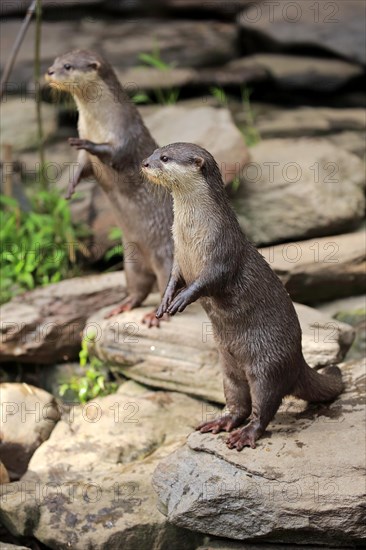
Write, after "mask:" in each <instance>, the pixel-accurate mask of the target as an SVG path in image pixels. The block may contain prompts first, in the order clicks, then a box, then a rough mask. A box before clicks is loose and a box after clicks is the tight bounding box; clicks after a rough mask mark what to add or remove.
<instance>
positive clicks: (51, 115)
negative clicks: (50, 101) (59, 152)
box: [0, 97, 57, 169]
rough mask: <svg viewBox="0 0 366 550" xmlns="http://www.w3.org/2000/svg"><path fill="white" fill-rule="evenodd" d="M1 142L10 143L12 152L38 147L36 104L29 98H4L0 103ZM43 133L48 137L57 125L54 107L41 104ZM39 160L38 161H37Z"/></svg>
mask: <svg viewBox="0 0 366 550" xmlns="http://www.w3.org/2000/svg"><path fill="white" fill-rule="evenodd" d="M0 121H1V124H0V132H1V143H2V144H9V145H12V147H13V150H14V152H17V151H22V150H24V149H36V148H37V147H38V135H37V132H38V130H37V123H36V104H35V102H34V101H33V100H32V99H31V98H29V97H28V98H27V100H26V101H25V100H22V99H19V98H9V97H8V98H6V101H4V102H2V103H1V117H0ZM42 121H43V135H44V138H45V139H46V138H48V137H49V136H50V135H52V134H54V133H55V131H56V127H57V122H56V121H57V116H56V108H55V107H54V106H53V105H47V104H42ZM38 162H39V161H38ZM38 169H39V166H38Z"/></svg>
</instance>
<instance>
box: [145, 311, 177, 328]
mask: <svg viewBox="0 0 366 550" xmlns="http://www.w3.org/2000/svg"><path fill="white" fill-rule="evenodd" d="M169 320H170V317H169V315H168V314H167V313H164V314H163V315H162V316H161V317H160V318H159V319H158V318H157V317H156V309H153V310H152V311H149V313H146V315H144V316H143V318H142V323H143V324H144V325H147V326H148V328H151V327H157V328H159V327H160V323H161V321H169Z"/></svg>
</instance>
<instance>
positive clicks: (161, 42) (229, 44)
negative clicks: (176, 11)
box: [84, 19, 238, 68]
mask: <svg viewBox="0 0 366 550" xmlns="http://www.w3.org/2000/svg"><path fill="white" fill-rule="evenodd" d="M88 25H89V29H90V32H97V33H98V27H97V26H96V24H95V23H94V22H92V23H89V24H88ZM84 29H85V30H86V31H87V30H88V29H86V28H85V27H84ZM101 35H102V37H103V41H102V44H101V47H102V50H103V52H104V53H105V55H106V57H107V58H108V59H109V60H110V61H111V63H112V64H113V65H116V66H119V67H122V66H124V67H132V66H135V65H138V64H141V61H140V59H139V55H140V54H141V53H149V54H151V53H152V52H153V51H155V50H156V49H157V48H158V49H159V55H160V56H161V58H162V59H163V60H164V61H165V62H166V63H171V64H173V65H174V66H176V67H193V68H194V67H202V66H207V65H208V66H209V65H212V64H220V63H225V62H227V61H229V60H230V59H232V58H233V57H236V55H237V53H238V52H237V39H238V28H237V26H236V25H234V24H232V23H222V22H220V21H205V22H201V21H195V20H178V19H176V20H170V21H169V23H167V21H166V20H164V19H136V20H133V19H132V20H131V19H130V20H127V21H123V22H118V23H109V24H108V26H107V27H106V26H105V23H104V24H103V26H101Z"/></svg>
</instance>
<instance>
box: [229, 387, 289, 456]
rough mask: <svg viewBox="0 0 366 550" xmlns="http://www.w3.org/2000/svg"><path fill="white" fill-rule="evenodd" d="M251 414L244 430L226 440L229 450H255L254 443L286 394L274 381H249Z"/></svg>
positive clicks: (236, 432)
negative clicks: (247, 447)
mask: <svg viewBox="0 0 366 550" xmlns="http://www.w3.org/2000/svg"><path fill="white" fill-rule="evenodd" d="M250 392H251V396H252V413H251V415H250V422H249V424H247V425H246V426H245V427H244V428H242V429H239V430H236V431H235V432H233V433H232V434H231V435H230V436H229V437H228V438H227V440H226V444H227V446H228V447H229V448H230V449H234V448H236V449H237V450H238V451H241V450H242V449H243V448H244V447H245V446H249V447H252V449H255V442H256V440H257V439H259V438H260V437H261V435H263V433H264V432H265V430H266V428H267V426H268V424H269V422H270V421H271V420H272V418H273V417H274V416H275V414H276V412H277V410H278V408H279V406H280V405H281V401H282V398H283V397H284V395H286V394H287V393H288V392H285V393H284V392H283V388H280V387H278V384H276V381H274V380H269V379H264V380H263V379H262V380H259V379H251V380H250Z"/></svg>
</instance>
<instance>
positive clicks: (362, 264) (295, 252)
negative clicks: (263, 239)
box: [260, 229, 366, 304]
mask: <svg viewBox="0 0 366 550" xmlns="http://www.w3.org/2000/svg"><path fill="white" fill-rule="evenodd" d="M260 252H261V254H262V255H263V256H264V257H265V259H266V260H267V262H268V263H269V264H270V266H271V267H272V269H273V270H274V271H275V272H276V273H277V275H278V276H279V277H280V279H281V280H282V282H283V284H284V285H285V287H286V290H287V292H288V293H289V294H290V296H291V298H292V299H293V300H297V301H300V302H305V303H312V304H314V303H316V302H324V301H326V300H331V299H333V298H340V297H342V296H350V295H352V294H361V293H362V292H364V289H365V288H366V234H365V231H364V230H363V229H362V230H361V231H355V232H353V233H346V234H344V235H334V236H331V237H320V238H316V239H309V240H306V241H296V242H293V243H284V244H278V245H276V246H270V247H266V248H261V249H260Z"/></svg>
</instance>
